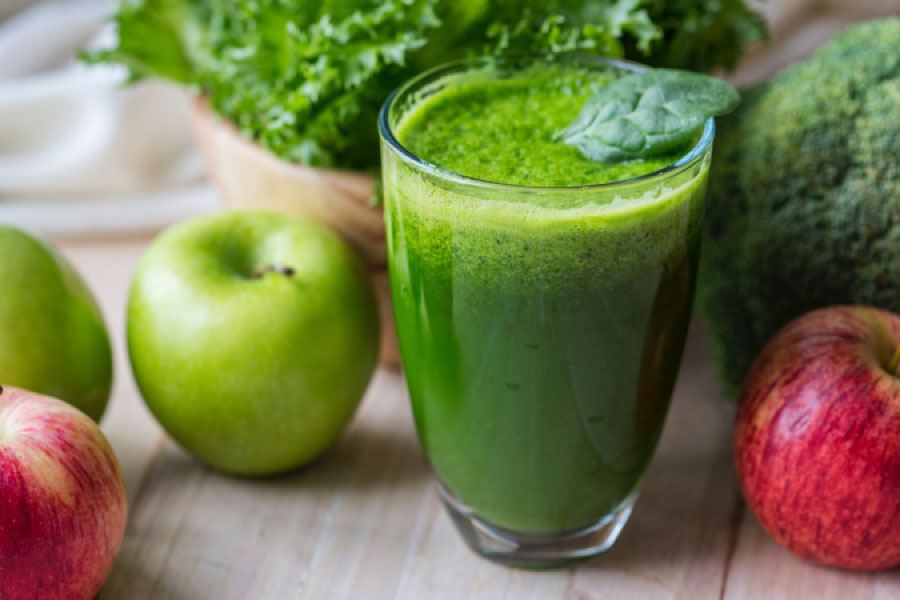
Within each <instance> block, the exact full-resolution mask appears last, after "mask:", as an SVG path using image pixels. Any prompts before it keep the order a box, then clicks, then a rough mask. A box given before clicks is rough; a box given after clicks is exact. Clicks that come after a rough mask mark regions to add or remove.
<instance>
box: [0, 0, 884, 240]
mask: <svg viewBox="0 0 900 600" xmlns="http://www.w3.org/2000/svg"><path fill="white" fill-rule="evenodd" d="M29 4H30V3H29V2H28V0H0V222H7V223H13V224H17V225H19V226H23V227H25V228H28V229H32V230H37V231H40V232H43V233H49V234H96V233H98V232H101V233H102V232H127V231H134V230H155V229H159V228H160V227H163V226H165V225H167V224H169V223H171V222H174V221H177V220H179V219H182V218H185V217H187V216H190V215H192V214H195V213H198V212H202V211H206V210H210V209H212V208H214V207H216V206H217V205H218V198H217V196H216V194H215V193H214V192H213V191H212V189H211V188H210V187H209V185H208V184H207V183H206V182H205V180H204V176H203V170H202V165H201V161H200V159H199V157H198V155H197V153H196V151H195V150H194V148H193V145H192V142H191V138H190V127H189V124H188V106H187V103H186V97H185V95H184V93H183V92H182V91H180V90H178V89H177V88H175V87H174V86H170V85H168V84H164V83H160V82H151V83H142V84H140V85H137V86H133V87H124V88H123V87H122V86H121V82H122V80H123V78H124V73H123V71H122V70H121V69H117V68H113V67H102V68H97V67H87V66H84V65H81V64H79V63H78V62H77V60H76V58H75V57H76V55H77V53H78V51H79V50H80V49H82V48H84V47H86V46H89V45H96V44H103V43H104V41H106V42H109V41H110V40H111V36H113V35H115V32H113V31H112V30H111V29H110V28H109V26H108V24H105V20H106V16H107V15H108V14H109V13H110V11H111V10H112V7H113V0H44V1H42V2H39V3H37V4H33V5H30V6H28V5H29ZM762 7H763V9H764V10H765V11H766V13H767V15H768V18H769V20H770V24H771V28H772V31H773V38H774V41H773V43H772V44H770V45H769V46H766V47H761V48H757V49H755V50H754V51H752V52H750V54H749V55H748V57H747V60H745V62H744V64H743V65H742V66H741V68H740V69H739V70H738V72H737V73H736V74H735V75H734V76H733V80H734V81H736V82H737V83H739V84H745V83H748V82H752V81H758V80H761V79H765V78H768V77H770V76H771V75H772V74H774V73H775V72H776V71H777V70H778V69H780V68H781V67H783V66H784V65H786V64H788V63H789V62H792V61H794V60H798V59H801V58H803V57H805V56H806V55H808V54H809V53H810V52H811V51H812V49H813V48H815V46H817V45H819V44H820V43H822V42H824V41H826V40H827V39H829V38H830V37H831V36H832V35H834V32H835V31H837V30H839V29H840V28H842V27H844V26H846V25H847V24H849V23H851V22H853V21H857V20H860V19H865V18H869V17H872V16H876V15H884V14H900V0H768V1H767V2H765V3H763V4H762Z"/></svg>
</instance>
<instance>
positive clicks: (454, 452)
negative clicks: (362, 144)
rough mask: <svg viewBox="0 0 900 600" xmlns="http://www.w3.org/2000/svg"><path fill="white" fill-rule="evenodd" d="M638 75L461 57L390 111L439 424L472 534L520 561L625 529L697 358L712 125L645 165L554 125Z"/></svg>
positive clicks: (411, 362)
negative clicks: (685, 366) (607, 154)
mask: <svg viewBox="0 0 900 600" xmlns="http://www.w3.org/2000/svg"><path fill="white" fill-rule="evenodd" d="M628 68H631V67H629V66H627V65H622V64H621V63H610V62H606V61H603V60H600V59H588V58H576V57H568V58H564V59H556V60H552V61H551V60H545V59H541V60H538V59H534V58H527V57H526V58H519V59H507V60H505V61H501V62H495V61H479V62H475V63H467V64H458V65H453V66H451V67H447V68H445V69H442V70H439V71H436V72H432V73H429V74H426V75H425V76H423V77H421V78H420V79H418V80H415V81H413V82H412V83H411V84H408V85H407V86H406V87H405V88H401V90H399V91H398V92H397V93H396V94H395V96H394V97H392V99H391V100H389V102H388V104H387V105H386V108H385V111H384V112H383V115H382V123H381V128H382V135H383V137H384V139H385V143H384V150H383V174H384V175H383V176H384V196H385V211H386V212H385V219H386V224H387V243H388V256H389V268H390V277H391V290H392V298H393V303H394V312H395V318H396V323H397V332H398V336H399V341H400V350H401V355H402V358H403V365H404V370H405V374H406V378H407V382H408V386H409V392H410V398H411V401H412V406H413V412H414V415H415V420H416V426H417V429H418V433H419V437H420V439H421V443H422V446H423V448H424V450H425V453H426V455H427V457H428V459H429V461H430V463H431V465H432V467H433V468H434V470H435V472H436V474H437V476H438V478H439V479H440V481H441V483H442V492H443V495H444V498H445V500H446V502H447V505H448V508H449V510H450V512H451V515H452V516H453V517H454V520H455V521H456V523H457V525H458V526H459V528H460V531H461V532H462V533H463V536H464V537H465V539H466V540H467V541H468V542H469V543H470V545H472V546H473V548H474V549H475V550H476V551H478V552H480V553H482V554H484V555H487V556H489V557H492V558H496V559H498V560H501V561H505V562H508V563H513V564H523V565H530V566H546V565H554V564H559V563H564V562H566V561H567V560H569V559H573V558H579V557H583V556H588V555H592V554H595V553H597V552H599V551H602V550H604V549H606V548H607V547H609V546H610V545H611V544H612V543H613V541H614V540H615V537H616V536H617V535H618V533H619V531H620V530H621V527H622V526H623V525H624V522H625V520H626V519H627V517H628V514H629V513H630V509H631V505H632V503H633V501H634V499H635V497H636V494H637V490H638V487H639V484H640V481H641V478H642V476H643V474H644V472H645V471H646V468H647V464H648V462H649V461H650V458H651V456H652V454H653V451H654V449H655V447H656V444H657V441H658V439H659V435H660V431H661V429H662V426H663V422H664V419H665V416H666V412H667V408H668V403H669V398H670V395H671V392H672V388H673V385H674V383H675V378H676V373H677V371H678V366H679V363H680V361H681V355H682V350H683V347H684V340H685V335H686V330H687V325H688V320H689V316H690V312H691V301H692V295H693V287H694V276H695V273H696V266H697V253H698V250H699V236H700V224H701V218H702V213H703V197H704V186H705V181H706V172H707V169H708V164H709V153H710V141H711V138H712V124H711V123H708V124H707V126H706V130H705V131H704V132H698V135H697V142H696V145H693V146H690V147H686V148H683V149H679V151H677V152H676V153H674V154H672V155H671V156H663V157H659V158H654V159H653V160H647V161H636V162H632V163H625V164H614V165H607V164H603V163H598V162H594V161H591V160H589V159H587V158H584V157H583V156H582V155H581V153H580V152H579V151H578V150H576V149H574V148H571V147H568V146H566V145H563V144H561V143H558V142H556V141H554V139H553V136H554V133H555V132H557V131H559V130H561V129H563V128H564V127H565V126H567V125H568V124H569V123H571V122H572V121H573V120H574V119H575V117H576V115H577V114H578V112H579V110H580V108H581V106H582V105H583V104H584V102H585V100H587V99H588V98H589V97H590V96H591V95H592V93H593V91H595V90H596V89H597V88H598V87H599V86H603V85H606V84H608V83H609V82H610V81H612V80H613V79H614V78H615V77H618V76H621V75H622V74H623V73H625V72H627V70H626V69H628Z"/></svg>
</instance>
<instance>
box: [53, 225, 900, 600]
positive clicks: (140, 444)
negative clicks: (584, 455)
mask: <svg viewBox="0 0 900 600" xmlns="http://www.w3.org/2000/svg"><path fill="white" fill-rule="evenodd" d="M145 244H146V240H134V239H108V240H104V241H77V242H73V241H69V242H60V243H59V245H60V246H61V247H62V249H63V251H64V252H65V253H66V254H67V255H68V256H69V257H70V258H71V259H72V260H73V261H74V262H75V264H76V266H77V267H78V268H79V270H80V271H81V272H82V274H83V275H84V276H85V278H86V279H87V281H88V283H89V284H90V285H91V287H92V288H93V289H94V290H95V292H96V294H97V295H98V299H99V301H100V303H101V305H102V307H103V309H104V312H105V315H106V319H107V323H108V325H109V327H110V333H111V335H112V337H113V344H114V346H115V350H116V367H117V370H116V384H115V391H114V395H113V398H112V401H111V404H110V407H109V409H108V410H107V413H106V417H105V418H104V421H103V428H104V430H105V431H106V433H107V435H108V436H109V438H110V440H111V442H112V444H113V446H114V447H115V450H116V453H117V455H118V457H119V460H120V462H121V464H122V469H123V471H124V474H125V480H126V486H127V489H128V498H129V503H130V515H129V524H128V531H127V534H126V537H125V542H124V545H123V547H122V550H121V553H120V555H119V557H118V560H117V563H116V566H115V568H114V570H113V572H112V574H111V575H110V577H109V579H108V581H107V583H106V585H105V587H104V590H103V592H102V594H101V596H100V597H101V598H102V599H104V600H112V599H125V600H143V599H153V600H157V599H162V600H184V599H207V598H208V599H211V600H212V599H214V600H231V599H234V600H257V599H259V600H264V599H270V598H272V599H279V600H281V599H292V600H295V599H296V600H300V599H314V600H320V599H351V598H352V599H363V600H369V599H372V600H379V599H382V598H397V599H401V598H402V599H436V598H447V599H454V600H456V599H482V598H490V599H494V598H497V599H500V598H507V599H511V600H526V599H531V598H534V599H540V600H550V599H556V598H560V599H566V600H576V599H577V600H589V599H598V600H599V599H601V598H602V599H606V598H610V599H630V598H652V599H656V598H685V599H690V600H695V599H697V600H702V599H707V598H713V599H715V598H727V599H729V600H737V599H743V598H747V599H759V598H798V599H799V598H811V599H812V598H814V599H817V600H827V599H831V598H834V599H841V600H846V599H851V598H852V599H860V600H862V599H875V598H878V599H889V598H900V572H898V571H896V570H895V571H892V572H887V573H880V574H855V573H847V572H841V571H837V570H832V569H826V568H821V567H816V566H813V565H809V564H806V563H804V562H802V561H800V560H799V559H797V558H794V557H793V556H792V555H790V554H789V553H788V552H787V551H785V550H783V549H781V548H780V547H779V546H777V545H776V544H775V543H774V542H772V541H771V540H769V539H768V538H767V537H766V535H765V534H764V533H763V531H762V530H761V529H760V527H759V525H758V524H757V523H756V521H755V519H754V518H753V515H752V514H750V513H749V511H748V510H747V509H746V507H745V506H744V505H743V503H742V501H741V499H740V494H739V492H738V488H737V485H736V480H735V475H734V469H733V467H732V462H731V460H732V459H731V433H730V431H731V422H732V418H733V416H734V407H733V405H732V404H731V403H730V402H728V401H726V400H724V399H722V398H721V397H720V395H719V393H718V390H717V385H716V382H715V379H714V373H713V370H712V366H711V364H710V361H709V359H708V356H707V352H706V348H705V344H704V341H703V336H702V332H701V331H700V330H699V328H697V327H695V328H694V329H693V330H692V333H691V338H690V341H689V344H688V350H687V354H686V356H685V361H684V365H683V367H682V370H681V374H680V377H679V381H678V386H677V389H676V391H675V397H674V399H673V404H672V410H671V413H670V416H669V419H668V421H667V424H666V428H665V432H664V435H663V439H662V442H661V445H660V449H659V452H658V453H657V455H656V458H655V459H654V461H653V463H652V466H651V468H650V471H649V473H648V475H647V478H646V481H645V484H644V486H643V493H642V495H641V497H640V499H639V500H638V503H637V506H636V508H635V511H634V514H633V516H632V518H631V521H630V522H629V523H628V525H627V526H626V528H625V531H624V532H623V534H622V536H621V538H620V539H619V541H618V543H617V544H616V545H615V546H614V547H613V549H612V550H610V551H609V552H607V553H606V554H603V555H601V556H600V557H598V558H596V559H594V560H592V561H591V562H588V563H584V564H582V565H580V566H579V567H577V568H573V569H569V570H561V571H544V572H529V571H522V570H514V569H508V568H504V567H500V566H497V565H494V564H492V563H490V562H488V561H486V560H483V559H480V558H478V557H476V556H475V555H474V554H472V553H471V552H470V551H469V550H468V549H467V547H466V546H465V545H464V544H463V542H462V540H461V539H460V537H459V536H458V535H457V533H456V531H455V529H453V526H452V525H451V523H450V520H449V518H448V517H447V515H446V514H445V513H444V511H443V507H442V506H440V504H439V501H438V499H437V496H436V494H435V492H434V490H433V487H432V482H431V479H430V476H429V472H428V469H427V467H426V465H425V462H424V459H423V457H422V454H421V452H420V450H419V446H418V443H417V440H416V436H415V431H414V428H413V423H412V417H411V413H410V410H409V406H408V399H407V395H406V389H405V385H404V382H403V379H402V376H401V375H400V374H398V373H396V372H390V371H384V370H382V371H379V372H378V373H377V374H376V376H375V378H374V380H373V382H372V385H371V387H370V389H369V391H368V393H367V395H366V397H365V400H364V401H363V404H362V406H361V408H360V411H359V412H358V413H357V416H356V417H355V419H354V421H353V423H352V425H351V427H350V428H349V430H348V431H347V432H346V433H345V434H344V435H343V437H342V438H341V440H340V442H339V443H338V445H337V446H336V447H335V448H334V449H333V450H332V451H331V452H329V453H328V454H327V455H326V456H325V457H323V458H322V459H320V460H319V461H318V462H316V463H314V464H313V465H311V466H309V467H308V468H306V469H304V470H302V471H300V472H297V473H294V474H292V475H288V476H285V477H280V478H274V479H266V480H243V479H235V478H229V477H227V476H224V475H221V474H218V473H216V472H213V471H211V470H209V469H207V468H205V467H203V466H202V465H201V464H199V463H197V462H195V461H194V460H192V459H191V458H190V457H189V456H187V455H186V454H185V453H184V452H182V451H181V450H179V449H178V448H177V447H175V446H174V445H173V444H172V443H171V442H170V441H169V440H168V439H167V438H166V436H165V435H164V434H163V432H162V430H161V429H160V428H159V426H158V425H156V423H155V422H154V421H153V419H152V417H151V416H150V414H149V412H148V411H147V409H146V408H145V407H144V405H143V403H142V401H141V399H140V396H139V395H138V392H137V389H136V387H135V384H134V381H133V379H132V377H131V373H130V369H129V367H128V363H127V360H126V358H125V351H124V337H123V324H124V305H125V297H126V291H127V286H128V282H129V279H130V276H131V272H132V270H133V268H134V265H135V263H136V261H137V259H138V257H139V256H140V253H141V251H142V249H143V247H144V245H145Z"/></svg>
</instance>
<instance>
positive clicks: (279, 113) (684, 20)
mask: <svg viewBox="0 0 900 600" xmlns="http://www.w3.org/2000/svg"><path fill="white" fill-rule="evenodd" d="M115 20H116V23H117V25H118V28H119V42H118V46H117V47H115V48H112V49H110V50H106V51H102V52H99V53H95V54H94V55H92V56H91V57H89V59H90V60H93V61H98V62H118V63H121V64H124V65H126V66H127V67H128V68H129V70H130V72H131V76H132V78H133V79H138V78H141V77H149V76H153V77H163V78H167V79H170V80H173V81H176V82H178V83H181V84H185V85H187V86H189V87H192V88H194V89H196V90H198V91H200V92H202V93H203V94H205V95H206V97H207V98H208V100H209V103H210V104H211V106H212V107H213V108H214V109H215V110H216V111H217V112H219V113H220V114H221V115H223V116H224V117H225V118H226V119H228V120H229V121H231V122H233V123H234V124H235V125H237V127H238V128H239V129H240V130H241V131H242V132H243V133H244V134H245V135H246V136H248V137H249V138H252V139H254V140H256V141H258V142H260V143H262V144H263V145H265V146H266V147H267V148H269V149H270V150H271V151H272V152H274V153H275V154H276V155H278V156H280V157H282V158H284V159H287V160H290V161H297V162H302V163H306V164H311V165H319V166H330V167H340V168H357V169H368V168H374V167H375V166H376V165H377V164H378V139H377V131H376V116H377V113H378V110H379V108H380V106H381V104H382V103H383V102H384V100H385V98H386V97H387V95H388V94H389V93H390V91H391V90H392V89H394V88H395V87H397V86H398V85H400V84H401V83H402V82H403V81H404V80H406V79H408V78H409V77H410V76H412V75H413V74H415V73H418V72H421V71H422V70H424V69H428V68H431V67H433V66H436V65H438V64H441V63H444V62H447V61H449V60H453V59H457V58H462V57H466V56H471V55H484V54H498V53H510V52H523V51H527V52H567V51H578V52H590V53H596V54H604V55H609V56H629V57H632V58H637V59H638V60H644V61H645V62H646V61H649V62H651V63H654V64H667V65H671V66H677V67H682V68H706V67H713V66H720V65H724V66H729V65H731V64H732V63H733V62H734V59H735V58H736V57H737V56H738V55H739V54H740V52H741V50H742V49H743V47H744V45H745V44H746V43H747V42H748V41H749V40H750V39H753V38H754V36H755V37H759V35H761V32H762V26H761V24H760V23H759V21H758V19H757V18H756V17H755V15H754V14H753V13H752V12H751V11H750V10H749V9H748V8H747V7H746V6H745V4H744V2H743V1H742V0H703V1H701V2H696V1H694V0H691V1H688V0H682V1H681V2H675V3H674V5H673V4H672V3H670V2H662V1H658V0H603V1H593V0H591V1H589V0H546V1H540V0H383V1H382V0H135V1H129V0H123V4H121V5H120V7H119V9H118V12H117V14H116V17H115ZM716 28H718V29H722V30H723V31H724V32H725V34H724V35H720V36H716V35H714V32H713V30H714V29H716ZM723 28H724V29H723ZM682 29H684V30H685V33H682ZM718 29H716V30H718ZM736 30H740V31H742V32H745V35H740V36H734V35H733V34H734V31H736ZM754 32H755V33H754Z"/></svg>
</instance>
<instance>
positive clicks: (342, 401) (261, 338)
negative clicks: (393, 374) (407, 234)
mask: <svg viewBox="0 0 900 600" xmlns="http://www.w3.org/2000/svg"><path fill="white" fill-rule="evenodd" d="M127 317H128V322H127V331H128V352H129V356H130V358H131V365H132V368H133V370H134V375H135V379H136V380H137V383H138V387H139V388H140V390H141V394H142V395H143V397H144V400H145V402H146V403H147V406H148V407H149V408H150V410H151V412H153V414H154V415H155V416H156V418H157V419H158V420H159V422H160V424H161V425H162V426H163V428H165V429H166V431H167V432H168V433H169V435H171V436H172V438H173V439H174V440H175V441H176V442H178V443H179V444H180V445H181V446H182V447H183V448H185V449H186V450H187V451H188V452H190V453H191V454H193V455H194V456H195V457H197V458H198V459H200V460H201V461H203V462H205V463H207V464H208V465H210V466H212V467H214V468H217V469H220V470H222V471H226V472H229V473H234V474H239V475H265V474H271V473H278V472H282V471H287V470H290V469H293V468H296V467H299V466H301V465H303V464H305V463H307V462H309V461H311V460H312V459H313V458H315V457H316V456H317V455H319V454H320V453H321V452H323V451H324V450H325V449H326V448H328V447H329V446H330V445H331V444H332V443H333V442H334V441H335V439H336V438H337V436H338V435H339V434H340V432H341V431H342V430H343V429H344V427H345V426H346V424H347V423H348V422H349V420H350V418H351V417H352V416H353V413H354V411H355V410H356V407H357V405H358V404H359V401H360V399H361V398H362V395H363V393H364V392H365V389H366V387H367V386H368V383H369V380H370V379H371V376H372V372H373V370H374V368H375V361H376V355H377V351H378V331H379V330H378V314H377V310H376V305H375V297H374V293H373V291H372V288H371V285H370V283H369V280H368V277H367V275H366V271H365V269H364V267H363V265H362V263H361V262H360V260H359V259H358V258H357V256H356V255H355V254H354V252H353V251H352V250H351V249H350V248H349V247H348V246H347V245H346V244H345V243H344V242H343V241H341V239H340V238H338V236H337V235H336V234H334V233H332V232H331V231H330V230H328V229H327V228H325V227H323V226H322V225H319V224H316V223H312V222H310V221H306V220H302V219H300V218H297V217H292V216H288V215H284V214H280V213H273V212H263V211H229V212H223V213H217V214H214V215H206V216H202V217H198V218H195V219H192V220H190V221H187V222H184V223H181V224H178V225H176V226H174V227H172V228H170V229H168V230H167V231H165V232H163V233H162V234H161V235H160V236H159V237H158V238H157V239H156V240H154V242H153V243H152V244H151V245H150V247H149V248H148V249H147V252H146V253H145V254H144V256H143V257H142V258H141V261H140V264H139V265H138V268H137V272H136V273H135V275H134V280H133V282H132V285H131V292H130V295H129V300H128V315H127Z"/></svg>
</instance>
